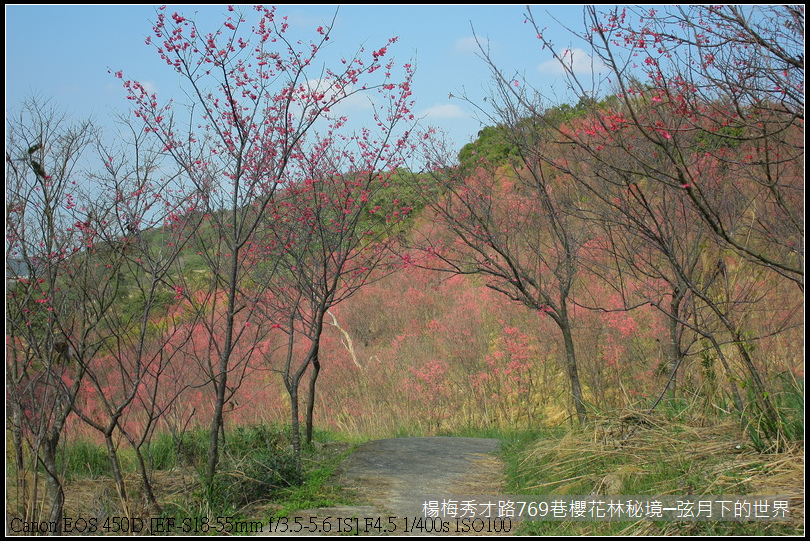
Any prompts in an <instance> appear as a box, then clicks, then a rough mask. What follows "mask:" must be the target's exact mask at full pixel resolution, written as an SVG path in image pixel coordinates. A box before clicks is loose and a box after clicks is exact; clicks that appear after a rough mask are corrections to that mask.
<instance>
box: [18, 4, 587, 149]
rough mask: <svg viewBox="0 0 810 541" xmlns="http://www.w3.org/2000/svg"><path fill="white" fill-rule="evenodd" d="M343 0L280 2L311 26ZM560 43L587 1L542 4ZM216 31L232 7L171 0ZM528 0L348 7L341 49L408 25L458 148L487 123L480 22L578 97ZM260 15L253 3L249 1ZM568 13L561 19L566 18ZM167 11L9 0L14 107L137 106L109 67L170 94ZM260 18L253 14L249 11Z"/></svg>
mask: <svg viewBox="0 0 810 541" xmlns="http://www.w3.org/2000/svg"><path fill="white" fill-rule="evenodd" d="M336 9H337V7H336V6H335V5H314V6H295V5H288V6H279V8H278V12H279V14H281V15H287V16H288V17H289V19H288V20H289V22H290V25H291V27H293V28H296V29H297V28H300V29H302V31H303V33H302V35H304V36H313V35H314V30H315V29H316V28H317V27H318V26H320V25H323V24H327V23H329V22H330V21H331V20H332V17H333V15H334V14H335V10H336ZM532 9H533V12H534V14H535V16H536V17H537V19H538V20H540V21H542V23H541V25H542V26H544V27H546V31H545V34H546V35H547V36H549V37H551V38H552V39H553V40H554V43H555V45H557V46H559V47H562V48H565V47H571V48H573V49H576V48H579V47H582V45H581V44H579V43H577V42H576V41H575V38H574V37H573V36H572V35H571V34H570V33H569V32H567V31H566V30H565V28H564V26H568V27H571V28H574V29H577V30H579V29H580V28H581V27H582V8H581V7H580V6H554V5H542V6H535V7H533V8H532ZM175 11H178V12H180V13H182V14H183V15H184V16H186V17H188V18H190V19H192V18H193V19H195V20H196V21H197V22H198V25H199V26H200V27H201V28H203V29H208V30H213V29H215V28H216V27H217V26H218V25H219V23H221V22H222V21H223V20H224V17H225V14H226V13H227V10H226V8H225V6H224V5H222V6H187V5H179V6H175V5H171V4H170V5H169V6H168V8H167V12H168V13H169V14H171V13H173V12H175ZM525 11H526V8H525V6H524V5H498V6H486V5H469V6H464V5H453V6H432V5H394V6H373V5H372V6H369V5H348V6H341V7H340V8H339V11H338V15H337V20H336V23H335V26H334V29H333V33H332V41H331V45H330V47H332V49H333V51H334V53H335V54H340V55H351V54H352V53H353V52H355V51H356V50H357V49H358V47H359V46H361V45H363V44H365V45H366V46H367V47H375V48H378V47H380V46H382V45H383V44H385V42H386V41H387V39H388V38H390V37H392V36H398V37H399V41H398V43H397V44H396V45H395V47H393V48H391V52H392V53H394V56H395V57H396V58H397V60H398V61H399V62H400V63H402V62H405V61H407V60H408V59H410V58H413V59H415V63H416V66H417V68H416V77H415V80H414V85H413V90H414V98H415V100H416V111H417V113H418V114H419V115H420V116H422V117H424V121H423V122H424V123H426V124H431V125H434V126H438V127H440V128H443V129H444V130H445V132H446V133H447V134H448V135H449V137H450V139H451V140H452V141H453V142H454V144H455V147H456V149H460V147H461V146H462V145H464V144H465V143H467V142H469V141H470V140H472V139H474V138H475V136H476V134H477V132H478V130H480V129H481V127H482V123H481V120H480V116H481V115H480V114H476V112H475V110H474V108H473V107H472V106H470V105H469V104H467V103H465V102H464V101H462V100H460V99H457V98H449V95H450V94H451V93H452V94H454V95H456V96H458V95H461V94H463V93H466V94H467V95H468V96H469V97H470V98H471V99H472V100H473V101H474V102H476V103H477V104H478V105H480V106H482V107H484V108H485V109H486V105H487V104H486V102H484V101H483V97H484V96H485V95H486V94H487V92H486V87H487V85H488V84H489V81H490V74H489V71H488V68H487V66H486V65H485V64H484V62H483V61H482V60H481V59H480V58H478V57H477V56H476V50H477V49H476V46H475V41H474V39H473V28H474V30H475V34H477V35H478V36H479V38H480V39H483V40H487V44H488V45H489V48H490V51H491V53H492V56H493V57H494V59H495V60H496V62H497V63H498V65H499V66H501V67H503V69H504V70H505V71H507V72H510V73H520V74H522V75H525V76H526V77H527V80H529V81H530V82H532V84H533V85H534V86H536V87H538V88H541V89H543V91H544V92H545V93H548V94H549V95H552V94H553V95H556V96H557V100H560V101H570V98H569V97H568V96H567V95H566V90H565V88H564V85H563V84H562V81H560V80H559V79H558V69H556V68H555V67H554V66H553V65H552V64H551V63H550V61H551V54H550V53H549V51H548V50H545V51H543V50H541V47H540V45H539V43H538V41H537V39H536V38H535V35H534V30H533V29H532V28H531V27H530V26H529V25H528V24H525V23H524V19H525V17H524V13H525ZM247 13H248V15H249V16H250V15H251V14H252V11H251V10H247ZM555 19H556V20H555ZM153 20H155V6H152V5H118V6H64V5H61V6H45V5H25V6H14V5H11V6H9V5H7V6H6V112H7V114H9V112H12V113H13V111H14V109H15V107H16V106H17V105H18V104H19V103H20V102H21V101H22V100H23V99H25V98H26V97H29V96H31V95H38V96H40V97H42V98H46V99H51V100H53V102H54V103H55V104H57V105H59V106H60V107H62V108H64V109H65V110H67V111H68V112H70V113H71V114H73V115H74V116H76V117H86V116H91V115H92V116H93V117H94V118H95V119H96V120H97V121H98V122H99V123H101V124H106V123H107V122H109V119H110V118H111V117H112V116H113V115H114V114H121V113H126V112H127V107H128V102H127V100H126V99H125V98H124V91H123V89H122V88H121V81H120V80H118V79H114V78H113V77H112V76H111V75H110V74H109V73H108V69H109V70H112V71H117V70H123V71H124V73H125V74H126V76H127V77H128V78H132V79H135V80H139V81H141V82H142V83H145V84H148V85H150V88H153V89H155V90H156V91H157V93H158V96H159V97H160V96H170V95H172V92H173V90H176V89H177V87H178V76H177V75H176V74H175V73H173V72H172V71H171V70H170V69H169V68H168V67H167V66H166V65H165V64H164V63H163V62H162V61H161V60H160V58H158V56H157V55H156V54H155V51H154V49H153V48H151V47H149V46H147V45H145V44H144V39H145V38H146V37H147V36H148V35H149V34H150V31H151V21H153ZM248 22H252V21H251V19H250V18H248Z"/></svg>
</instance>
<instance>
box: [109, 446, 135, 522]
mask: <svg viewBox="0 0 810 541" xmlns="http://www.w3.org/2000/svg"><path fill="white" fill-rule="evenodd" d="M104 443H105V444H106V446H107V454H108V455H109V457H110V466H111V467H112V474H113V480H114V481H115V486H116V488H117V489H118V498H119V499H120V500H121V507H122V512H123V514H124V516H129V498H128V496H127V487H126V484H125V483H124V474H123V473H122V472H121V462H120V461H119V460H118V450H117V449H116V448H115V442H114V441H113V439H112V431H109V433H107V434H104Z"/></svg>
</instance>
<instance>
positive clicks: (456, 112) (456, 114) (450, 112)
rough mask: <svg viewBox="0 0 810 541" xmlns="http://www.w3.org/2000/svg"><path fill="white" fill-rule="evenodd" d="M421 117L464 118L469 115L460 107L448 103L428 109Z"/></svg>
mask: <svg viewBox="0 0 810 541" xmlns="http://www.w3.org/2000/svg"><path fill="white" fill-rule="evenodd" d="M419 116H423V117H425V118H429V119H440V118H464V117H466V116H467V113H465V112H464V110H463V109H462V108H461V107H459V106H458V105H453V104H450V103H448V104H444V105H434V106H433V107H428V108H427V109H425V110H424V111H422V112H421V114H420V115H419Z"/></svg>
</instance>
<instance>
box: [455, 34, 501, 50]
mask: <svg viewBox="0 0 810 541" xmlns="http://www.w3.org/2000/svg"><path fill="white" fill-rule="evenodd" d="M479 43H480V46H479ZM491 45H492V42H490V41H489V40H488V39H486V38H481V37H475V36H468V37H466V38H460V39H457V40H456V45H455V49H456V52H459V53H473V54H474V53H479V52H481V47H483V48H484V50H485V51H486V50H487V49H489V48H490V46H491Z"/></svg>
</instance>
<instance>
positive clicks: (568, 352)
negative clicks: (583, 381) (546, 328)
mask: <svg viewBox="0 0 810 541" xmlns="http://www.w3.org/2000/svg"><path fill="white" fill-rule="evenodd" d="M559 325H560V330H561V331H562V334H563V342H564V343H565V367H566V370H567V371H568V379H569V380H570V381H571V396H572V397H573V399H574V408H575V409H576V411H577V420H578V421H579V425H580V426H582V425H584V424H585V423H586V422H587V420H588V416H587V411H586V410H585V404H584V402H583V401H582V386H581V385H580V382H579V373H578V371H577V357H576V353H575V351H574V338H573V336H572V335H571V325H570V323H569V321H568V319H567V317H565V316H563V317H562V318H561V321H560V322H559Z"/></svg>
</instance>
